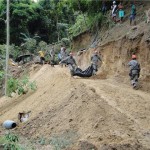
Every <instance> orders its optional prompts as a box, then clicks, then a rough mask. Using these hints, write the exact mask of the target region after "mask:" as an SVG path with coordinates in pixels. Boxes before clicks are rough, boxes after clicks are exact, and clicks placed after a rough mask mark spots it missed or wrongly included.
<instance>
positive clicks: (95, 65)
mask: <svg viewBox="0 0 150 150" xmlns="http://www.w3.org/2000/svg"><path fill="white" fill-rule="evenodd" d="M99 61H102V60H101V58H100V56H98V51H94V54H93V55H92V57H91V63H92V66H93V75H95V74H96V72H97V71H98V62H99Z"/></svg>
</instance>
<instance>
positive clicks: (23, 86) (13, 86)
mask: <svg viewBox="0 0 150 150" xmlns="http://www.w3.org/2000/svg"><path fill="white" fill-rule="evenodd" d="M36 88H37V86H36V83H35V81H33V82H31V81H29V78H28V77H24V78H23V79H20V80H19V79H15V78H13V77H11V78H10V79H9V80H8V85H7V89H8V96H10V97H11V94H12V93H16V92H17V94H18V95H22V94H26V93H27V92H28V90H30V89H31V90H33V91H35V90H36Z"/></svg>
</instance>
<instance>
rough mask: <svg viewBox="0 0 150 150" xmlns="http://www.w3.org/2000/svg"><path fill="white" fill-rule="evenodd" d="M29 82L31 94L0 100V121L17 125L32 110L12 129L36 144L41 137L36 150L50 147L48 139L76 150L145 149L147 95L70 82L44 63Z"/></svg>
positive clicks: (106, 84) (115, 85)
mask: <svg viewBox="0 0 150 150" xmlns="http://www.w3.org/2000/svg"><path fill="white" fill-rule="evenodd" d="M31 78H32V79H33V80H36V82H37V84H38V89H37V91H36V92H35V93H28V94H27V95H25V96H21V97H16V98H13V99H11V100H9V101H8V100H7V99H6V98H1V99H0V102H1V103H0V104H1V105H0V112H1V117H0V122H3V121H4V120H6V119H12V120H15V121H17V115H18V113H19V112H22V111H31V116H30V118H29V121H28V122H26V123H22V124H21V123H19V126H18V127H17V128H16V129H15V130H14V131H15V132H17V133H18V134H20V135H21V136H25V137H28V138H29V139H34V140H35V141H38V140H39V139H41V138H43V137H44V139H45V140H46V141H47V143H46V145H45V146H43V147H41V146H37V149H42V148H43V149H46V147H49V146H50V145H49V143H48V141H51V146H53V148H54V147H55V148H56V147H57V145H59V146H58V147H60V149H62V147H61V144H62V145H63V146H64V148H67V147H68V149H69V147H70V149H75V150H76V149H80V150H87V148H88V147H89V149H90V147H91V148H92V147H93V148H94V149H100V150H101V149H107V148H106V146H107V147H109V148H110V147H111V146H112V147H118V149H119V150H122V149H123V148H126V147H131V148H132V149H136V147H138V148H139V149H140V150H145V149H146V147H147V148H148V147H150V145H149V144H150V141H149V133H150V128H149V123H150V122H149V121H150V118H149V114H150V110H149V107H150V102H149V99H150V95H149V94H148V93H144V92H142V91H134V90H132V89H131V88H130V87H129V86H128V85H125V84H122V83H121V82H119V81H114V80H112V79H104V80H96V79H80V78H71V77H70V75H69V71H68V70H67V68H61V67H59V66H58V67H55V68H51V67H50V66H49V65H44V66H43V67H42V68H41V69H40V70H39V71H38V72H36V73H33V72H32V75H31ZM126 93H128V94H126ZM0 131H1V132H0V133H1V135H2V134H3V133H4V132H5V131H4V129H2V128H0ZM54 141H55V143H53V142H54ZM127 145H128V146H127ZM102 147H103V148H102ZM55 148H54V149H55Z"/></svg>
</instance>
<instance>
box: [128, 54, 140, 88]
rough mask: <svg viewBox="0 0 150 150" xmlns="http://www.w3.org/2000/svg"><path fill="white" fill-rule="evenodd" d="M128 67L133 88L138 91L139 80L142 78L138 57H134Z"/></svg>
mask: <svg viewBox="0 0 150 150" xmlns="http://www.w3.org/2000/svg"><path fill="white" fill-rule="evenodd" d="M128 65H129V67H130V72H129V76H130V80H131V84H132V86H133V88H134V89H136V88H137V84H138V78H139V76H140V69H141V68H140V64H139V63H138V61H137V60H136V55H132V60H131V61H130V62H129V63H128Z"/></svg>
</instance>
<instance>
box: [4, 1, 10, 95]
mask: <svg viewBox="0 0 150 150" xmlns="http://www.w3.org/2000/svg"><path fill="white" fill-rule="evenodd" d="M6 23H7V25H6V30H7V41H6V68H5V95H7V81H8V61H9V41H10V33H9V0H7V13H6Z"/></svg>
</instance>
